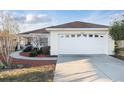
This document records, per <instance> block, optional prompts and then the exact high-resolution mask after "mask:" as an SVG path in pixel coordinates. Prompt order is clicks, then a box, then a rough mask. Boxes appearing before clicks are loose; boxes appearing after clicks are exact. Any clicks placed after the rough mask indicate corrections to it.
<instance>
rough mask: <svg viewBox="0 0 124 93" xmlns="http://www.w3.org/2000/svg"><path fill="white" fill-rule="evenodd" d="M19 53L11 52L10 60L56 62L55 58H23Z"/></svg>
mask: <svg viewBox="0 0 124 93" xmlns="http://www.w3.org/2000/svg"><path fill="white" fill-rule="evenodd" d="M21 52H22V51H17V52H13V53H12V54H11V55H10V56H11V57H12V58H15V59H23V60H57V57H43V58H39V57H24V56H21V55H20V53H21Z"/></svg>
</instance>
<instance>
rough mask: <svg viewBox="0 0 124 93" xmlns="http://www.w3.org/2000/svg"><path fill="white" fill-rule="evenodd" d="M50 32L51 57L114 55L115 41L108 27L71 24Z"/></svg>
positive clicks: (82, 23)
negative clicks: (60, 55) (63, 55)
mask: <svg viewBox="0 0 124 93" xmlns="http://www.w3.org/2000/svg"><path fill="white" fill-rule="evenodd" d="M47 31H49V32H50V46H51V50H50V53H51V55H59V54H107V55H112V54H113V53H114V40H112V38H111V37H110V36H109V30H108V26H104V25H99V24H92V23H86V22H79V21H76V22H70V23H66V24H62V25H58V26H53V27H50V28H47Z"/></svg>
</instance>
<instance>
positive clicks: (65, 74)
mask: <svg viewBox="0 0 124 93" xmlns="http://www.w3.org/2000/svg"><path fill="white" fill-rule="evenodd" d="M54 81H55V82H123V81H124V61H121V60H119V59H116V58H113V57H111V56H107V55H59V56H58V61H57V65H56V70H55V75H54Z"/></svg>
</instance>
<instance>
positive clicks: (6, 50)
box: [0, 12, 19, 66]
mask: <svg viewBox="0 0 124 93" xmlns="http://www.w3.org/2000/svg"><path fill="white" fill-rule="evenodd" d="M18 33H19V25H18V23H17V22H16V21H15V20H14V18H13V17H12V16H11V15H10V14H9V13H6V12H1V13H0V52H1V55H2V58H3V59H2V61H1V62H2V63H3V64H4V65H6V66H11V58H10V54H11V53H12V51H13V46H14V40H17V38H18V36H17V34H18Z"/></svg>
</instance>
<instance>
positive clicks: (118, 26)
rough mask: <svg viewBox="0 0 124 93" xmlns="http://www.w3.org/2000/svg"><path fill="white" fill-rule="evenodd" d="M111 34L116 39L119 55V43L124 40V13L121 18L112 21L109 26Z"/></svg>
mask: <svg viewBox="0 0 124 93" xmlns="http://www.w3.org/2000/svg"><path fill="white" fill-rule="evenodd" d="M109 34H110V36H111V37H112V39H114V40H115V54H116V55H118V54H119V51H120V49H119V46H118V44H119V43H120V41H122V40H124V15H121V16H120V18H119V20H118V19H115V20H114V21H113V22H112V25H111V26H110V28H109Z"/></svg>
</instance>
